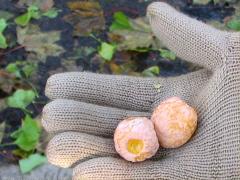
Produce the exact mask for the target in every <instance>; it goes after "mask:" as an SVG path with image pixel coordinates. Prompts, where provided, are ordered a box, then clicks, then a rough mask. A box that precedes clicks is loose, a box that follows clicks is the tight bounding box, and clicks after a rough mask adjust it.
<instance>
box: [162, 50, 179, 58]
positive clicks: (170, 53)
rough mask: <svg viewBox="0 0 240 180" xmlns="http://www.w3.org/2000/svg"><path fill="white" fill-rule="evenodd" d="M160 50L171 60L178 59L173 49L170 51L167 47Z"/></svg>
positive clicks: (163, 55)
mask: <svg viewBox="0 0 240 180" xmlns="http://www.w3.org/2000/svg"><path fill="white" fill-rule="evenodd" d="M159 51H160V55H161V56H162V57H163V58H166V59H170V60H175V59H176V55H175V53H174V52H172V51H169V50H167V49H159Z"/></svg>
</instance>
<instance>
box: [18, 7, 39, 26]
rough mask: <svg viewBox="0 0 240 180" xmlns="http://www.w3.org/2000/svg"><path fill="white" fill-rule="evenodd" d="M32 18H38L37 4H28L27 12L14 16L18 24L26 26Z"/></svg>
mask: <svg viewBox="0 0 240 180" xmlns="http://www.w3.org/2000/svg"><path fill="white" fill-rule="evenodd" d="M32 18H35V19H39V18H40V12H39V9H38V7H37V6H33V5H32V6H30V7H28V9H27V12H26V13H24V14H22V15H20V16H18V17H17V18H15V23H16V24H17V25H20V26H26V25H27V24H28V23H29V22H30V20H31V19H32Z"/></svg>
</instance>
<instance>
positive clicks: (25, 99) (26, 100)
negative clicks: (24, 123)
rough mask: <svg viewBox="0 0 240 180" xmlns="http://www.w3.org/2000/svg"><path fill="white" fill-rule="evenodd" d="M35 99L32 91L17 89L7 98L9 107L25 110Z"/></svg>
mask: <svg viewBox="0 0 240 180" xmlns="http://www.w3.org/2000/svg"><path fill="white" fill-rule="evenodd" d="M35 97H36V94H35V92H34V91H33V90H23V89H18V90H17V91H15V92H14V93H13V95H12V96H10V97H8V98H7V104H8V106H9V107H13V108H21V109H25V108H26V107H27V106H28V105H29V104H30V103H31V102H32V101H33V100H34V99H35Z"/></svg>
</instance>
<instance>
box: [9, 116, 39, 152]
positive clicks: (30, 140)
mask: <svg viewBox="0 0 240 180" xmlns="http://www.w3.org/2000/svg"><path fill="white" fill-rule="evenodd" d="M40 133H41V128H40V126H39V124H38V122H37V121H36V120H33V119H32V118H31V117H30V116H29V115H26V117H25V118H24V120H23V123H22V126H21V127H20V128H19V129H18V130H16V131H15V132H13V133H12V134H11V137H12V138H14V139H16V140H15V141H14V143H15V144H17V145H18V146H19V147H20V148H21V149H22V150H24V151H31V150H34V149H35V148H36V146H37V144H38V142H39V137H40Z"/></svg>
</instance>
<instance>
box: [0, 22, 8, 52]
mask: <svg viewBox="0 0 240 180" xmlns="http://www.w3.org/2000/svg"><path fill="white" fill-rule="evenodd" d="M6 28H7V22H6V20H5V19H2V18H1V19H0V48H2V49H6V48H7V47H8V45H7V41H6V38H5V36H4V35H3V31H4V30H5V29H6Z"/></svg>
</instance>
